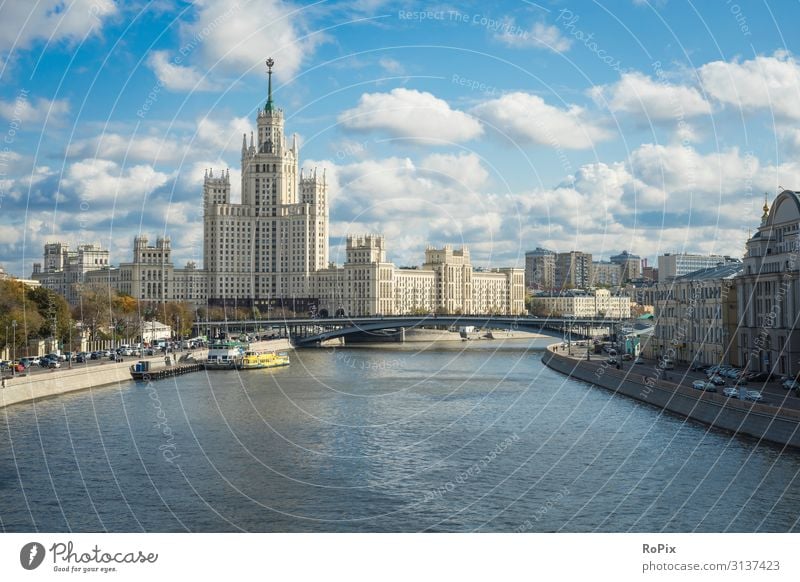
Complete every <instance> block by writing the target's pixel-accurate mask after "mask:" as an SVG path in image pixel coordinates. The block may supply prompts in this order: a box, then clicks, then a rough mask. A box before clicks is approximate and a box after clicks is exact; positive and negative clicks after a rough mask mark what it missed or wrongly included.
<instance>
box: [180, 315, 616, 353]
mask: <svg viewBox="0 0 800 582" xmlns="http://www.w3.org/2000/svg"><path fill="white" fill-rule="evenodd" d="M620 323H621V322H620V320H617V319H613V320H611V319H592V318H572V317H526V316H512V315H505V316H503V315H421V316H420V315H398V316H374V315H373V316H364V317H330V318H320V317H307V318H293V319H251V320H242V321H231V320H223V321H202V322H197V323H195V328H197V331H198V332H199V333H202V331H203V330H206V332H208V331H209V330H211V329H217V330H221V331H225V332H226V333H231V334H233V333H255V334H259V333H263V330H270V329H272V330H278V332H279V334H280V335H281V336H283V337H287V336H288V337H289V338H290V339H291V340H292V342H293V343H294V345H295V346H297V347H301V346H302V347H311V346H318V345H320V344H321V343H322V342H324V341H326V340H332V339H337V338H342V337H345V338H346V337H347V336H351V335H355V334H370V333H372V334H375V335H376V336H384V337H385V336H386V335H387V334H386V332H388V331H389V330H395V331H397V332H401V330H406V329H414V328H422V327H425V328H431V327H438V328H446V329H450V328H453V327H456V328H457V327H467V326H472V327H475V328H476V329H481V330H492V329H500V330H512V331H527V332H534V333H542V334H546V335H552V336H557V337H561V336H567V335H570V336H573V337H587V336H589V335H592V332H594V333H596V330H598V329H603V330H606V332H607V333H609V334H611V333H613V331H614V326H616V325H619V324H620ZM381 332H384V333H381ZM376 339H377V338H376Z"/></svg>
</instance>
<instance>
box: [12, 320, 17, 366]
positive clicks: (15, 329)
mask: <svg viewBox="0 0 800 582" xmlns="http://www.w3.org/2000/svg"><path fill="white" fill-rule="evenodd" d="M11 327H12V328H13V330H14V333H13V335H12V336H11V341H12V342H13V343H12V344H11V345H12V346H13V347H12V349H13V350H14V357H13V358H12V361H13V362H16V361H17V320H16V319H15V320H13V321H12V322H11ZM15 367H16V364H15V365H14V366H12V367H11V375H12V376H13V375H14V368H15Z"/></svg>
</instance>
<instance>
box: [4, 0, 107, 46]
mask: <svg viewBox="0 0 800 582" xmlns="http://www.w3.org/2000/svg"><path fill="white" fill-rule="evenodd" d="M2 10H3V24H2V26H0V50H15V49H16V50H20V49H27V48H30V47H31V45H33V43H34V42H37V41H45V42H48V43H53V42H61V41H66V42H68V43H75V42H79V41H81V40H82V39H84V38H85V37H87V36H91V35H93V34H99V33H100V30H101V28H102V25H103V22H104V21H105V20H108V19H110V18H111V17H112V16H114V15H116V14H117V7H116V5H115V4H114V2H113V1H112V0H72V1H70V2H68V3H67V2H64V1H63V0H40V1H37V2H4V3H3V9H2Z"/></svg>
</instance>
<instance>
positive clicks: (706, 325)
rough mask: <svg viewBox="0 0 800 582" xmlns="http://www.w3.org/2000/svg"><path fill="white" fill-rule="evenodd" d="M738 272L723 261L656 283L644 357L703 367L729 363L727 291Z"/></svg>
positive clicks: (738, 268) (736, 265)
mask: <svg viewBox="0 0 800 582" xmlns="http://www.w3.org/2000/svg"><path fill="white" fill-rule="evenodd" d="M742 269H743V266H742V263H740V262H739V263H728V264H726V265H720V266H718V267H712V268H708V269H701V270H699V271H695V272H694V273H689V274H688V275H683V276H681V277H677V278H675V279H673V280H672V281H671V282H669V283H659V284H658V285H657V286H656V290H655V304H654V307H655V312H654V315H655V330H654V332H653V336H652V338H651V340H650V342H649V344H648V345H647V347H646V348H645V353H646V355H648V356H649V357H653V358H663V357H667V358H670V359H672V360H674V361H676V362H683V363H691V362H693V363H697V364H704V365H711V364H720V363H734V362H732V361H731V359H730V357H729V350H728V347H729V345H730V342H731V339H732V338H731V335H730V333H731V326H732V327H733V329H735V327H736V315H735V311H733V314H732V310H731V309H730V308H729V305H730V303H731V299H730V292H731V288H733V287H735V285H736V283H735V277H736V276H737V275H738V274H739V273H741V272H742ZM731 317H732V318H733V321H731Z"/></svg>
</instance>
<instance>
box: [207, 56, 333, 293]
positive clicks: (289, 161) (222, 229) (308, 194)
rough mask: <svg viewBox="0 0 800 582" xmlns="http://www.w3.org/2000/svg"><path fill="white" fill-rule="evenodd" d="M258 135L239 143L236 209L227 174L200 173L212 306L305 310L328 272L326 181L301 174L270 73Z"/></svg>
mask: <svg viewBox="0 0 800 582" xmlns="http://www.w3.org/2000/svg"><path fill="white" fill-rule="evenodd" d="M256 124H257V131H256V135H255V136H254V135H253V134H252V133H251V134H250V141H249V144H248V142H247V136H246V135H245V136H244V137H243V140H242V156H241V168H242V182H241V192H242V195H241V203H238V204H235V203H233V202H231V185H230V173H229V172H228V171H226V172H224V173H222V174H221V175H217V176H215V175H214V173H213V170H212V171H209V172H207V173H206V176H205V181H204V186H203V201H204V245H203V254H204V265H205V269H206V270H207V271H208V299H209V302H211V303H231V304H233V303H234V302H236V303H237V304H239V305H249V304H252V305H256V306H259V305H260V306H266V305H269V304H271V303H273V300H274V299H276V298H283V299H288V298H292V301H293V302H294V303H295V304H296V303H297V302H298V301H300V302H301V303H303V304H308V303H309V302H310V301H311V297H312V291H311V289H310V288H309V281H310V275H311V274H312V273H313V272H315V271H318V270H320V269H324V268H325V267H326V265H327V264H328V202H327V184H326V181H325V174H324V173H320V174H317V172H316V171H312V172H310V173H303V172H301V171H300V170H299V165H298V163H299V157H300V147H299V145H298V142H297V136H296V135H295V136H293V138H292V141H291V145H289V144H288V143H287V140H286V136H285V134H284V118H283V110H282V109H279V108H277V107H276V106H275V104H274V103H273V101H272V65H271V61H270V68H269V89H268V96H267V101H266V104H265V105H264V108H263V109H259V110H258V113H257V116H256Z"/></svg>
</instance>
